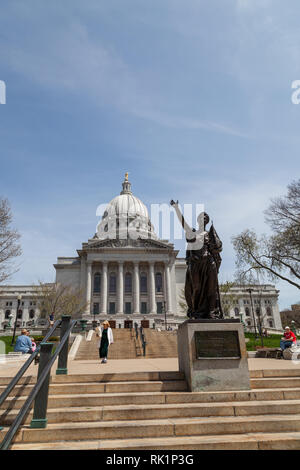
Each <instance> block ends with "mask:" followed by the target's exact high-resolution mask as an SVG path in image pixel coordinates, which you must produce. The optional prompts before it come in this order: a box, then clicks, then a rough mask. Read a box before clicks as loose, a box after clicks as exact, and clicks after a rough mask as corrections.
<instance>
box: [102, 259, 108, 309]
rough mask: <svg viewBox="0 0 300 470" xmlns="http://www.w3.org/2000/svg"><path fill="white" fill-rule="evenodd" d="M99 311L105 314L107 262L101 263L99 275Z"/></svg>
mask: <svg viewBox="0 0 300 470" xmlns="http://www.w3.org/2000/svg"><path fill="white" fill-rule="evenodd" d="M101 299H102V300H101V313H102V314H105V315H106V314H107V262H106V261H104V262H103V263H102V277H101Z"/></svg>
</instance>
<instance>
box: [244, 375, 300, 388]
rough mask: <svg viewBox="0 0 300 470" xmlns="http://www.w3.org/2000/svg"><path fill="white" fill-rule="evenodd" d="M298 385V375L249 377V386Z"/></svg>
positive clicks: (292, 386)
mask: <svg viewBox="0 0 300 470" xmlns="http://www.w3.org/2000/svg"><path fill="white" fill-rule="evenodd" d="M296 387H300V377H299V378H298V377H276V378H274V377H270V378H269V377H265V378H262V379H251V388H256V389H257V388H264V389H266V388H281V389H282V388H296Z"/></svg>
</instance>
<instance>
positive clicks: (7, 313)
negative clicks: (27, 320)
mask: <svg viewBox="0 0 300 470" xmlns="http://www.w3.org/2000/svg"><path fill="white" fill-rule="evenodd" d="M9 315H10V310H6V312H5V320H9Z"/></svg>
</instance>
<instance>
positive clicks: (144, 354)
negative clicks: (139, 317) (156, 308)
mask: <svg viewBox="0 0 300 470" xmlns="http://www.w3.org/2000/svg"><path fill="white" fill-rule="evenodd" d="M140 337H141V341H142V347H143V356H146V344H147V342H146V341H145V334H144V329H143V327H142V326H141V327H140Z"/></svg>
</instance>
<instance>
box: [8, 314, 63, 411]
mask: <svg viewBox="0 0 300 470" xmlns="http://www.w3.org/2000/svg"><path fill="white" fill-rule="evenodd" d="M60 323H61V320H57V321H56V322H55V323H54V325H53V327H52V328H51V330H50V331H48V333H47V334H46V336H45V337H44V338H43V340H42V342H41V343H46V342H47V340H48V339H49V338H50V337H51V336H52V335H53V333H54V331H55V330H56V328H57V327H58V325H59V324H60ZM40 348H41V347H40V346H38V347H37V348H36V350H35V351H34V353H32V354H31V355H30V357H29V358H28V359H27V361H26V362H25V364H23V366H22V367H21V369H19V371H18V372H17V374H16V375H15V376H14V378H13V379H12V380H11V382H10V383H9V384H8V386H7V387H6V389H5V390H4V392H3V393H2V394H1V395H0V406H1V405H2V403H3V402H4V401H5V400H6V398H7V397H8V395H9V394H10V393H11V391H12V390H13V389H14V388H15V386H16V385H17V383H18V382H19V380H20V379H21V377H22V376H23V375H24V374H25V372H26V371H27V369H28V367H29V366H30V365H31V363H32V362H33V360H34V359H35V358H36V356H37V355H38V353H39V352H40Z"/></svg>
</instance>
